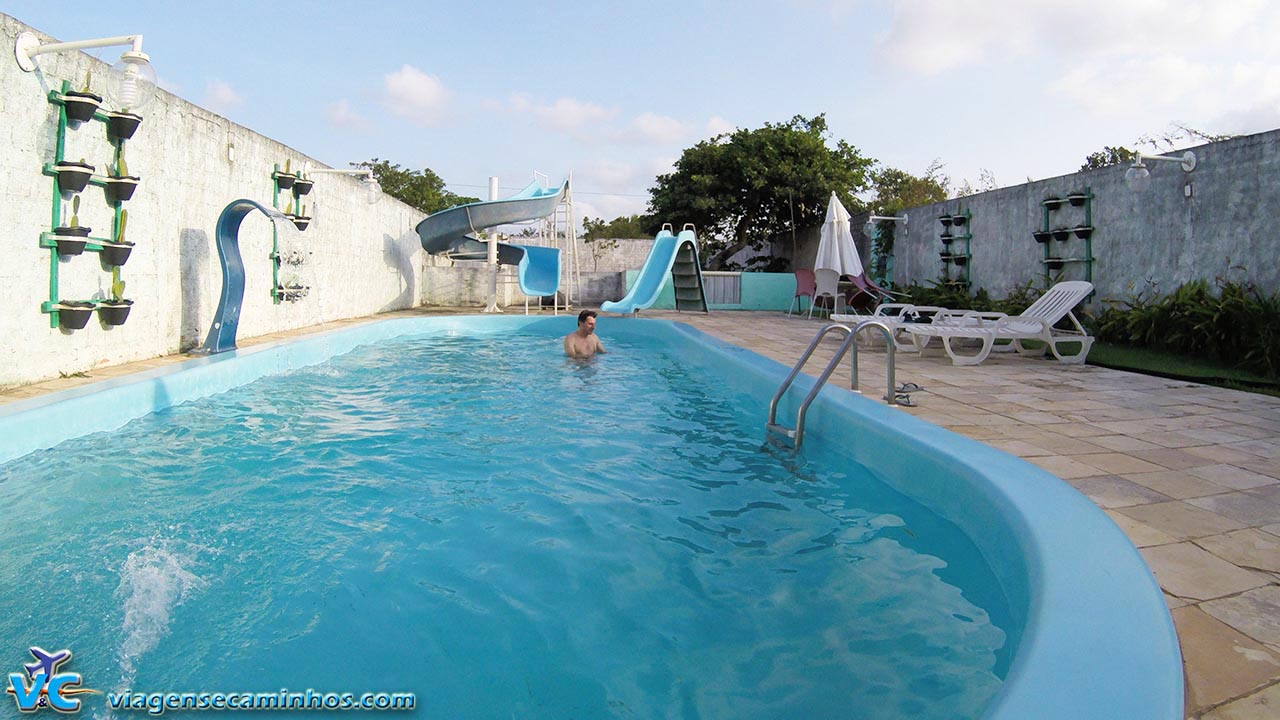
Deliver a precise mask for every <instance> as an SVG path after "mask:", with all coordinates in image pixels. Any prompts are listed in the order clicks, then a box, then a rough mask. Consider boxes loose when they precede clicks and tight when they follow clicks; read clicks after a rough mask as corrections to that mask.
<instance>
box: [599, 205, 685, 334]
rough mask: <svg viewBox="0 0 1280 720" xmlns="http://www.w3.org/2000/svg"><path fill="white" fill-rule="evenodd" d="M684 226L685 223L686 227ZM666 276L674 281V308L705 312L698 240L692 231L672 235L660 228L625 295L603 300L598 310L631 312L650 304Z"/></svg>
mask: <svg viewBox="0 0 1280 720" xmlns="http://www.w3.org/2000/svg"><path fill="white" fill-rule="evenodd" d="M686 227H688V226H686ZM668 275H670V276H671V279H672V281H673V283H674V286H675V287H674V289H675V297H676V310H700V311H702V312H707V296H706V292H705V290H704V289H703V286H702V268H701V266H700V265H699V263H698V240H697V237H696V236H695V235H694V232H693V230H681V231H680V234H679V235H672V234H671V231H670V230H667V229H665V228H664V229H663V230H662V232H660V233H658V237H656V238H654V240H653V247H652V248H650V249H649V259H647V260H645V261H644V267H643V268H641V270H640V276H639V277H637V278H636V282H635V284H634V285H632V286H631V291H630V292H628V293H627V296H626V297H624V298H622V299H621V300H619V301H618V302H608V301H606V302H604V303H601V305H600V310H601V311H603V312H608V313H635V312H639V311H641V310H645V309H647V308H650V307H653V304H654V303H655V302H657V301H658V293H660V292H662V288H663V286H665V285H666V284H667V276H668Z"/></svg>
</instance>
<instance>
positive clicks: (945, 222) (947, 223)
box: [938, 215, 951, 227]
mask: <svg viewBox="0 0 1280 720" xmlns="http://www.w3.org/2000/svg"><path fill="white" fill-rule="evenodd" d="M938 222H940V223H942V227H951V216H950V215H939V216H938Z"/></svg>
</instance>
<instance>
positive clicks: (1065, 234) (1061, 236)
mask: <svg viewBox="0 0 1280 720" xmlns="http://www.w3.org/2000/svg"><path fill="white" fill-rule="evenodd" d="M1069 237H1071V231H1070V230H1066V229H1062V230H1054V231H1053V239H1054V240H1057V241H1058V242H1065V241H1066V240H1067V238H1069Z"/></svg>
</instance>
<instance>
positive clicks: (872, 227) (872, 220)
mask: <svg viewBox="0 0 1280 720" xmlns="http://www.w3.org/2000/svg"><path fill="white" fill-rule="evenodd" d="M880 220H889V221H891V222H901V223H902V224H903V225H906V224H907V216H906V215H905V214H904V215H872V216H871V217H869V218H867V224H866V225H863V226H862V231H863V232H864V233H865V234H866V235H867V237H871V235H872V234H874V233H875V231H876V222H877V221H880Z"/></svg>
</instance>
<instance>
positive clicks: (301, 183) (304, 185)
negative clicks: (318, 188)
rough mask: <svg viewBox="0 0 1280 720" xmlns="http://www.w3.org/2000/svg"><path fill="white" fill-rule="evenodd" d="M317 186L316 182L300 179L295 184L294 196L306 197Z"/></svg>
mask: <svg viewBox="0 0 1280 720" xmlns="http://www.w3.org/2000/svg"><path fill="white" fill-rule="evenodd" d="M315 184H316V181H315V180H307V179H304V178H298V179H297V180H295V181H294V182H293V194H294V195H299V196H301V195H306V194H307V193H309V192H311V187H312V186H313V185H315Z"/></svg>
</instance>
